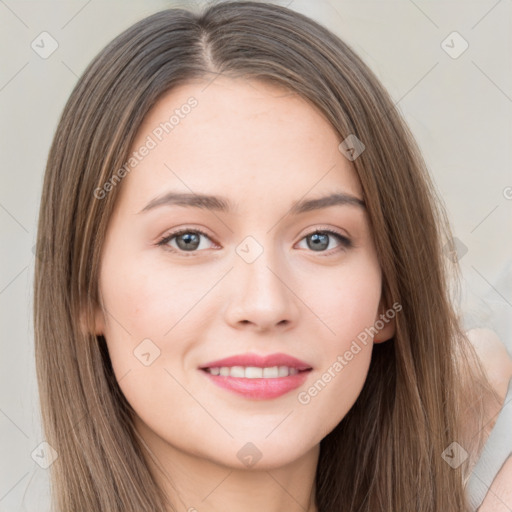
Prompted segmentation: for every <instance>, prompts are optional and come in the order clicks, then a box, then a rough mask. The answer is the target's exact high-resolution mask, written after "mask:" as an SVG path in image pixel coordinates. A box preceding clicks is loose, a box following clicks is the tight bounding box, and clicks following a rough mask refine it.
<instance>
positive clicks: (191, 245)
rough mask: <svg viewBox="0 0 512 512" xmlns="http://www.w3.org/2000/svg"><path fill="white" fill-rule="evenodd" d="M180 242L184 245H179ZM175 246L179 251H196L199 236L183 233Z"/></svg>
mask: <svg viewBox="0 0 512 512" xmlns="http://www.w3.org/2000/svg"><path fill="white" fill-rule="evenodd" d="M180 241H183V242H184V243H183V244H181V243H180ZM177 244H178V246H179V247H180V249H184V250H185V251H188V250H191V249H197V247H198V246H199V236H198V235H197V233H185V234H183V235H180V236H179V237H178V239H177Z"/></svg>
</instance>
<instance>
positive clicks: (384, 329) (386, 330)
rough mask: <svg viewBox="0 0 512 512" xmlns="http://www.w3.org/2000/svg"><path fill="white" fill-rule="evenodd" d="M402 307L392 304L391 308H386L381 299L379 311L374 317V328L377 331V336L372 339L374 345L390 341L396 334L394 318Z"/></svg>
mask: <svg viewBox="0 0 512 512" xmlns="http://www.w3.org/2000/svg"><path fill="white" fill-rule="evenodd" d="M401 309H402V306H401V305H400V304H398V303H395V304H393V307H386V304H384V301H383V299H381V301H380V304H379V310H378V312H377V315H376V317H375V322H374V324H373V325H374V326H375V328H376V329H377V334H375V337H374V338H373V342H374V343H383V342H384V341H388V340H389V339H391V338H392V337H393V336H394V335H395V332H396V322H395V316H396V314H397V312H398V311H400V310H401Z"/></svg>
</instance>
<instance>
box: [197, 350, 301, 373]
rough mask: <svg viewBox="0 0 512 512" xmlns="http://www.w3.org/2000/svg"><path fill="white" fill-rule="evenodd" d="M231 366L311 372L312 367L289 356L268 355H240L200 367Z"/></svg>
mask: <svg viewBox="0 0 512 512" xmlns="http://www.w3.org/2000/svg"><path fill="white" fill-rule="evenodd" d="M223 366H224V367H225V366H228V367H231V366H255V367H257V368H271V367H272V366H288V367H289V368H297V370H311V365H310V364H308V363H306V362H304V361H301V360H300V359H297V358H296V357H292V356H289V355H288V354H281V353H278V354H268V355H266V356H261V355H258V354H250V353H249V354H239V355H235V356H231V357H226V358H224V359H217V360H216V361H211V362H209V363H206V364H204V365H202V366H200V368H201V369H205V368H221V367H223Z"/></svg>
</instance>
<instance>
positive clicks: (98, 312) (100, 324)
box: [80, 303, 105, 336]
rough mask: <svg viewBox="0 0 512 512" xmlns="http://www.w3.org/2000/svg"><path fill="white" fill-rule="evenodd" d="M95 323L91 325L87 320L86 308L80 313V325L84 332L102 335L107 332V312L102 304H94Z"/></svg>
mask: <svg viewBox="0 0 512 512" xmlns="http://www.w3.org/2000/svg"><path fill="white" fill-rule="evenodd" d="M93 307H94V320H93V323H94V325H93V326H92V327H90V325H89V323H88V322H87V312H86V311H85V310H82V311H81V314H80V325H81V327H82V330H83V332H84V333H90V334H94V335H96V336H101V335H103V334H104V333H105V314H104V312H103V309H102V307H101V305H100V304H98V303H95V304H94V306H93Z"/></svg>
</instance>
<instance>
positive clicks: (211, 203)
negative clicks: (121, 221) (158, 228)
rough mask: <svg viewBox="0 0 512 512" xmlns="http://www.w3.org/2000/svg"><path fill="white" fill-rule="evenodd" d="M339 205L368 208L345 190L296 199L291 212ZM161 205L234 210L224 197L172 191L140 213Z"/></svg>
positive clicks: (223, 210) (303, 211)
mask: <svg viewBox="0 0 512 512" xmlns="http://www.w3.org/2000/svg"><path fill="white" fill-rule="evenodd" d="M339 205H342V206H345V205H348V206H356V207H359V208H362V209H366V205H365V203H364V201H363V200H362V199H359V198H358V197H355V196H353V195H350V194H347V193H345V192H336V193H333V194H330V195H328V196H324V197H319V198H317V199H307V200H299V201H296V202H295V203H293V205H292V207H291V209H290V213H291V214H292V215H298V214H300V213H305V212H310V211H312V210H320V209H322V208H328V207H330V206H339ZM159 206H186V207H191V208H203V209H206V210H216V211H219V212H230V211H232V210H233V208H232V205H231V202H230V201H229V200H228V199H226V198H224V197H220V196H212V195H207V194H195V193H188V192H172V191H171V192H167V193H166V194H164V195H162V196H159V197H155V198H154V199H152V200H151V201H150V202H149V203H148V204H147V205H146V206H145V207H144V208H143V209H142V210H141V211H140V212H139V213H142V212H147V211H149V210H153V209H154V208H157V207H159Z"/></svg>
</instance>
